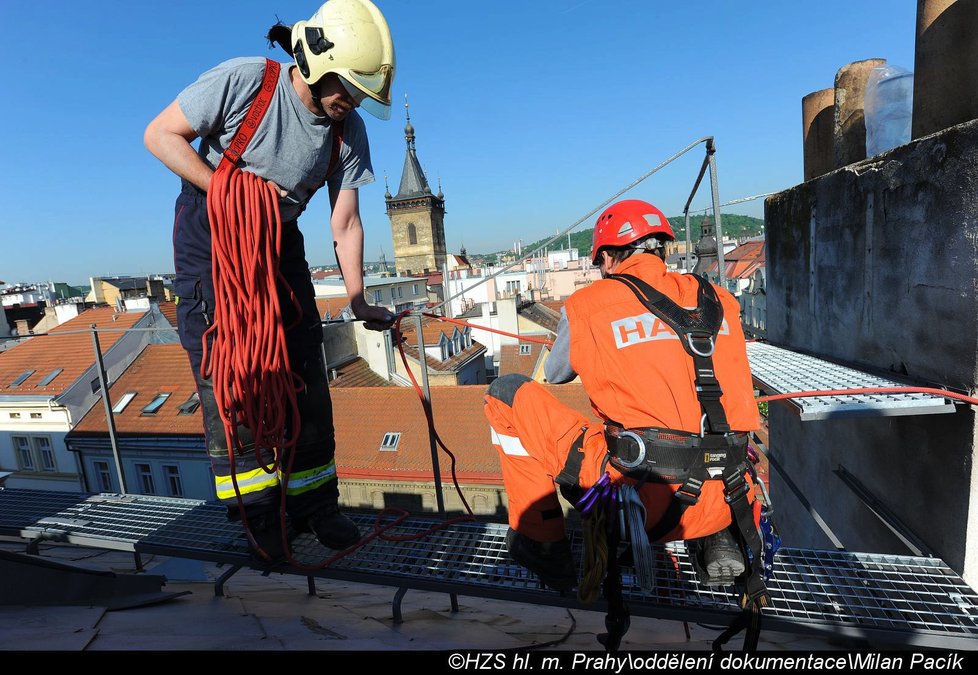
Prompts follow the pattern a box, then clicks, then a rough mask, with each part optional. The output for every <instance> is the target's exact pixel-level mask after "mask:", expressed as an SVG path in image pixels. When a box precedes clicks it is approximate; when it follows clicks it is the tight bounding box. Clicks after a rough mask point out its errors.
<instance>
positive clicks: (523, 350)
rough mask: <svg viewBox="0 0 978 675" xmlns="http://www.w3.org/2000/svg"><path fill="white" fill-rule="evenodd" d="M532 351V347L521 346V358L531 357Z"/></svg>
mask: <svg viewBox="0 0 978 675" xmlns="http://www.w3.org/2000/svg"><path fill="white" fill-rule="evenodd" d="M531 349H532V346H531V345H520V356H529V355H530V350H531Z"/></svg>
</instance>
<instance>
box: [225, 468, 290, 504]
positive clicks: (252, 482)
mask: <svg viewBox="0 0 978 675" xmlns="http://www.w3.org/2000/svg"><path fill="white" fill-rule="evenodd" d="M237 477H238V491H239V492H240V493H241V494H243V495H246V494H250V493H252V492H260V491H261V490H267V489H268V488H271V487H275V486H276V485H278V475H277V474H274V473H267V472H266V471H265V470H264V469H254V470H252V471H247V472H245V473H239V474H238V476H237ZM231 478H232V477H231V476H214V487H215V488H216V489H217V498H218V499H234V498H235V496H236V495H235V492H234V482H233V481H232V480H231Z"/></svg>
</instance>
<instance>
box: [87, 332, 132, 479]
mask: <svg viewBox="0 0 978 675" xmlns="http://www.w3.org/2000/svg"><path fill="white" fill-rule="evenodd" d="M90 327H91V329H92V346H93V347H94V348H95V370H96V371H98V381H99V386H100V387H101V388H102V403H103V404H105V420H106V422H107V423H108V425H109V444H110V445H111V446H112V456H113V457H114V458H115V470H116V473H117V474H118V477H119V492H121V493H122V494H128V492H129V491H128V489H127V488H126V473H125V471H123V469H122V457H121V456H120V455H119V445H118V443H117V442H116V439H115V420H114V419H113V418H112V401H111V400H110V399H109V378H108V377H106V375H105V361H104V360H103V359H102V347H101V345H100V344H99V341H98V330H97V329H96V327H95V324H94V323H93V324H91V326H90Z"/></svg>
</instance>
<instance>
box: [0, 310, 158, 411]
mask: <svg viewBox="0 0 978 675" xmlns="http://www.w3.org/2000/svg"><path fill="white" fill-rule="evenodd" d="M143 316H145V312H123V313H117V312H116V311H115V308H113V307H96V308H94V309H89V310H86V311H84V312H82V313H81V314H79V315H78V316H76V317H75V318H73V319H70V320H69V321H65V322H64V323H63V324H61V325H60V326H57V327H55V328H52V329H51V330H50V331H48V333H47V334H46V335H39V336H35V337H33V338H31V339H30V340H27V341H25V342H22V343H21V344H19V345H17V346H16V347H13V348H12V349H8V350H7V351H5V352H3V353H0V394H45V395H50V396H57V395H58V394H61V393H62V392H64V390H65V389H67V388H68V386H70V385H71V384H73V383H74V382H75V381H76V380H77V379H78V378H79V377H81V375H82V373H84V372H85V371H86V370H88V368H90V367H91V366H92V364H94V363H95V353H94V350H93V347H92V335H91V333H90V332H77V333H76V332H71V333H69V334H65V335H63V334H62V333H68V332H69V331H87V330H88V328H89V326H91V325H92V324H95V326H96V327H98V328H105V329H109V328H111V329H120V328H132V327H133V326H134V325H135V324H136V323H137V322H138V321H139V320H140V319H142V318H143ZM122 336H123V332H122V331H121V330H110V331H105V332H101V331H100V332H99V344H100V346H101V348H102V353H103V354H104V353H105V352H107V351H108V350H109V348H111V347H112V345H114V344H115V343H116V342H118V340H119V338H121V337H122ZM58 368H62V369H63V371H62V372H61V373H60V374H59V375H58V376H57V377H55V378H54V379H53V380H51V382H50V383H49V384H48V385H46V386H43V387H41V386H38V385H39V383H40V382H41V381H42V380H44V379H45V378H46V377H47V376H48V375H50V374H51V373H53V372H54V371H55V370H57V369H58ZM30 370H33V371H34V372H33V373H32V374H31V375H30V377H28V378H27V379H25V380H24V381H23V382H21V383H20V384H19V385H17V386H12V385H11V383H12V382H13V381H14V380H16V379H17V378H19V377H20V376H21V375H22V374H23V373H25V372H27V371H30Z"/></svg>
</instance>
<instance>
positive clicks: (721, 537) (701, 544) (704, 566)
mask: <svg viewBox="0 0 978 675" xmlns="http://www.w3.org/2000/svg"><path fill="white" fill-rule="evenodd" d="M695 541H696V546H695V549H696V553H695V555H697V556H698V560H697V562H698V563H699V567H700V570H698V571H699V572H701V574H699V577H700V582H701V583H702V584H703V585H705V586H729V585H730V584H732V583H734V582H735V581H736V579H737V577H739V576H740V575H741V574H743V573H744V570H745V569H746V566H745V565H744V555H743V553H741V550H740V546H739V545H738V544H737V540H736V539H735V538H734V536H733V534H732V533H731V532H730V530H727V529H724V530H720V531H719V532H717V533H715V534H711V535H709V536H707V537H703V538H701V539H698V540H695Z"/></svg>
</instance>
